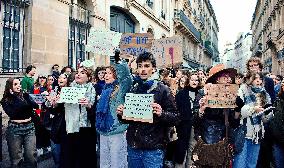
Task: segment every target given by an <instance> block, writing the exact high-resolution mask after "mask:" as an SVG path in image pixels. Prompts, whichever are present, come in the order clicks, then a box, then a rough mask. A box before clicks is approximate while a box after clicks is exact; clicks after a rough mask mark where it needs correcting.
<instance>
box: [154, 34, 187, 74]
mask: <svg viewBox="0 0 284 168" xmlns="http://www.w3.org/2000/svg"><path fill="white" fill-rule="evenodd" d="M151 52H152V54H153V55H154V57H155V58H156V62H157V67H158V68H165V67H171V66H173V65H178V64H181V63H182V61H183V58H182V38H181V37H180V36H173V37H167V38H162V39H157V40H154V41H153V45H152V48H151Z"/></svg>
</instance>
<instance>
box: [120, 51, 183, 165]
mask: <svg viewBox="0 0 284 168" xmlns="http://www.w3.org/2000/svg"><path fill="white" fill-rule="evenodd" d="M136 63H137V68H138V73H139V80H138V81H137V83H136V84H135V85H134V86H133V88H132V91H131V92H132V93H134V94H153V95H154V103H151V104H150V106H151V107H152V109H153V122H152V123H148V122H147V121H146V122H143V118H142V119H140V120H139V121H137V120H136V119H134V121H130V120H125V119H121V120H122V121H123V122H126V123H129V127H128V129H127V134H126V139H127V148H128V166H129V168H135V167H139V168H143V167H145V168H158V167H162V166H163V160H164V150H165V147H166V145H167V137H168V134H167V130H168V127H170V126H173V125H176V123H177V122H178V114H177V111H176V105H175V102H174V97H173V96H172V94H171V93H170V89H169V88H168V87H167V86H165V85H163V84H162V83H161V82H158V81H157V80H154V79H153V76H154V75H153V74H154V72H155V70H156V60H155V59H154V57H153V55H152V54H151V53H148V52H146V53H143V54H141V55H139V56H138V57H137V59H136ZM124 110H125V106H124V105H119V106H118V107H117V113H118V115H119V116H120V117H121V118H125V116H124V114H123V111H124ZM135 112H136V111H133V113H135ZM126 118H127V117H126ZM141 121H142V122H141Z"/></svg>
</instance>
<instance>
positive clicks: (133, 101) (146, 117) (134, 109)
mask: <svg viewBox="0 0 284 168" xmlns="http://www.w3.org/2000/svg"><path fill="white" fill-rule="evenodd" d="M153 102H154V95H153V94H133V93H127V94H126V96H125V104H124V106H125V109H124V111H123V116H122V118H123V119H126V120H133V121H140V122H149V123H153V108H152V107H151V105H150V104H151V103H153Z"/></svg>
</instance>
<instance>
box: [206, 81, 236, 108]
mask: <svg viewBox="0 0 284 168" xmlns="http://www.w3.org/2000/svg"><path fill="white" fill-rule="evenodd" d="M238 89H239V86H238V85H237V84H206V85H205V86H204V92H205V96H206V98H207V103H206V106H207V107H210V108H235V107H237V105H236V98H237V94H238Z"/></svg>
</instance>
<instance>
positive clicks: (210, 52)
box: [204, 41, 214, 58]
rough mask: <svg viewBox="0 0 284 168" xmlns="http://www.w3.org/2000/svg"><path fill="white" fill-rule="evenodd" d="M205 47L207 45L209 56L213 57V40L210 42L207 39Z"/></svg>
mask: <svg viewBox="0 0 284 168" xmlns="http://www.w3.org/2000/svg"><path fill="white" fill-rule="evenodd" d="M204 47H205V49H206V50H207V52H208V54H209V56H210V57H211V58H212V57H213V54H214V52H213V49H212V47H211V42H210V41H205V44H204Z"/></svg>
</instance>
